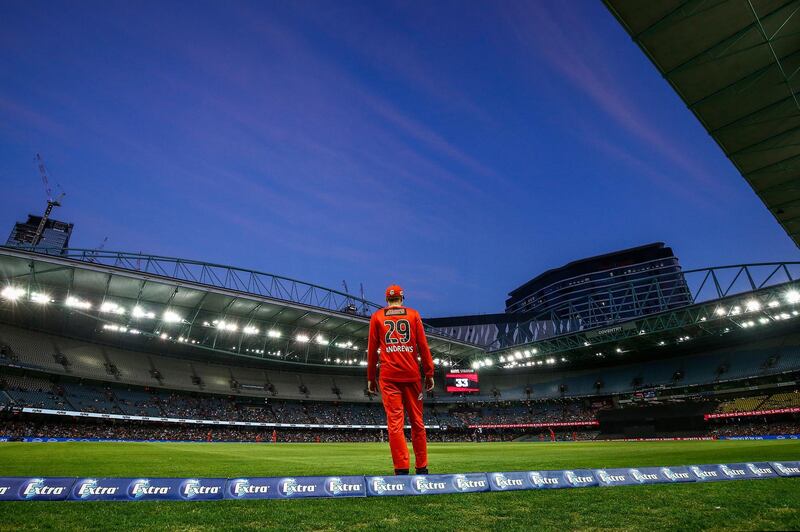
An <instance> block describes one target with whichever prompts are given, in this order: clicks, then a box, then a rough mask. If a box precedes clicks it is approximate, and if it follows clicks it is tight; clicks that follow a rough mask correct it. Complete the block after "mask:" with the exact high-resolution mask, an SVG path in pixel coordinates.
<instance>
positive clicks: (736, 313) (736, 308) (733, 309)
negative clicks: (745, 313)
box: [731, 305, 742, 316]
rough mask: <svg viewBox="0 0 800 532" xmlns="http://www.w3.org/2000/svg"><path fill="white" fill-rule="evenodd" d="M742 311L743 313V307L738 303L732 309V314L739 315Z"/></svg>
mask: <svg viewBox="0 0 800 532" xmlns="http://www.w3.org/2000/svg"><path fill="white" fill-rule="evenodd" d="M741 313H742V308H741V307H740V306H739V305H736V306H735V307H733V308H732V309H731V314H732V315H734V316H738V315H739V314H741Z"/></svg>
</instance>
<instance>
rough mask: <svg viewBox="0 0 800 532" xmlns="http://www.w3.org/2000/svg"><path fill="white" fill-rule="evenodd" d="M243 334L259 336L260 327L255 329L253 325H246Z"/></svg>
mask: <svg viewBox="0 0 800 532" xmlns="http://www.w3.org/2000/svg"><path fill="white" fill-rule="evenodd" d="M242 332H243V333H245V334H258V327H253V326H252V325H246V326H245V328H244V329H242Z"/></svg>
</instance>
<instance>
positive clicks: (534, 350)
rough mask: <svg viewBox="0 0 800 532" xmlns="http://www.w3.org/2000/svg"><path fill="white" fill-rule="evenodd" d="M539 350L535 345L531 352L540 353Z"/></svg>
mask: <svg viewBox="0 0 800 532" xmlns="http://www.w3.org/2000/svg"><path fill="white" fill-rule="evenodd" d="M538 352H539V350H538V349H536V348H535V347H534V348H533V349H531V353H533V354H534V355H535V354H536V353H538Z"/></svg>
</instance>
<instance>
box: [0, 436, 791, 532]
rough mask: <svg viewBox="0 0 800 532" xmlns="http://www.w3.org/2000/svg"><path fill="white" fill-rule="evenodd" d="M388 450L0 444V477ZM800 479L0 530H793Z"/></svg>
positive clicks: (71, 510)
mask: <svg viewBox="0 0 800 532" xmlns="http://www.w3.org/2000/svg"><path fill="white" fill-rule="evenodd" d="M429 454H430V464H431V472H432V473H455V472H468V471H515V470H529V469H564V468H583V467H586V468H600V467H624V466H658V465H687V464H694V463H715V462H719V463H721V462H729V463H730V462H745V461H769V460H798V459H800V442H798V441H741V442H714V441H699V442H636V443H633V442H621V443H599V442H598V443H595V442H587V443H557V444H552V443H494V444H471V443H465V444H455V443H453V444H432V445H431V446H430V451H429ZM390 470H391V464H390V461H389V451H388V445H386V444H369V443H362V444H279V445H267V444H262V445H256V444H233V443H229V444H225V443H211V444H206V443H175V444H165V443H43V444H30V443H2V444H0V476H35V475H36V476H38V475H42V476H128V477H129V476H177V477H189V476H205V477H234V476H283V475H334V474H386V473H387V472H389V471H390ZM798 508H800V479H771V480H751V481H734V482H719V483H707V484H680V485H655V486H626V487H616V488H583V489H568V490H550V491H526V492H511V493H508V492H507V493H475V494H459V495H435V496H426V497H394V498H392V497H388V498H380V499H379V498H368V499H333V500H331V499H318V500H273V501H215V502H195V503H192V502H124V503H98V502H95V503H66V502H55V503H53V502H51V503H48V502H10V503H0V530H12V529H22V528H24V529H37V528H38V529H58V530H64V529H84V530H115V529H134V528H136V529H146V530H163V529H168V530H199V529H224V530H240V529H246V528H271V529H272V528H277V529H284V530H310V529H313V530H362V529H364V530H367V529H368V530H375V529H396V528H400V529H435V530H454V529H455V530H479V529H481V530H487V529H490V530H493V529H511V530H522V529H525V530H529V529H533V528H542V527H544V528H547V529H562V530H563V529H576V528H577V529H598V528H623V529H674V528H678V529H742V530H762V529H800V510H798Z"/></svg>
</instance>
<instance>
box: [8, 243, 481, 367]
mask: <svg viewBox="0 0 800 532" xmlns="http://www.w3.org/2000/svg"><path fill="white" fill-rule="evenodd" d="M0 290H2V292H0V321H3V322H7V323H16V324H20V325H24V326H28V327H32V328H37V329H43V330H48V331H52V332H58V333H59V334H64V335H67V336H73V337H80V338H85V339H89V340H93V341H96V342H101V343H113V344H114V345H121V346H125V347H128V348H133V349H142V350H157V351H159V352H161V353H165V354H166V353H171V354H175V355H181V354H187V353H190V352H191V353H206V354H208V356H214V355H222V354H224V355H226V356H228V357H230V356H231V355H235V356H237V357H249V358H258V359H262V360H264V359H266V360H270V361H272V362H273V363H275V364H304V365H326V366H327V365H336V366H359V365H366V347H367V345H366V344H367V342H366V340H367V334H368V330H369V317H368V314H369V313H370V312H371V311H372V310H374V309H376V308H379V307H378V305H376V304H374V303H370V302H369V301H366V300H363V299H360V298H356V297H355V296H351V295H349V294H346V293H344V292H338V291H336V290H329V289H326V288H322V287H320V286H317V285H313V284H308V283H303V282H301V281H296V280H293V279H288V278H285V277H279V276H276V275H271V274H265V273H260V272H256V271H251V270H244V269H240V268H233V267H228V266H220V265H215V264H207V263H201V262H196V261H188V260H183V259H173V258H167V257H155V256H149V255H140V254H138V255H137V254H131V253H116V252H95V251H88V250H66V251H65V252H64V253H63V254H62V253H61V252H60V251H59V253H57V254H55V253H54V254H48V253H46V252H42V251H36V252H33V251H30V250H26V249H21V248H14V247H0ZM429 343H430V347H431V351H432V353H433V355H434V358H435V361H436V363H437V365H441V366H449V365H452V364H457V363H459V362H460V361H462V360H464V359H471V358H474V357H475V356H477V355H480V354H482V353H483V350H482V349H481V348H480V347H478V346H475V345H472V344H470V343H468V342H464V341H460V340H455V339H452V338H449V337H447V336H446V335H444V334H442V333H436V332H430V334H429Z"/></svg>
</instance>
